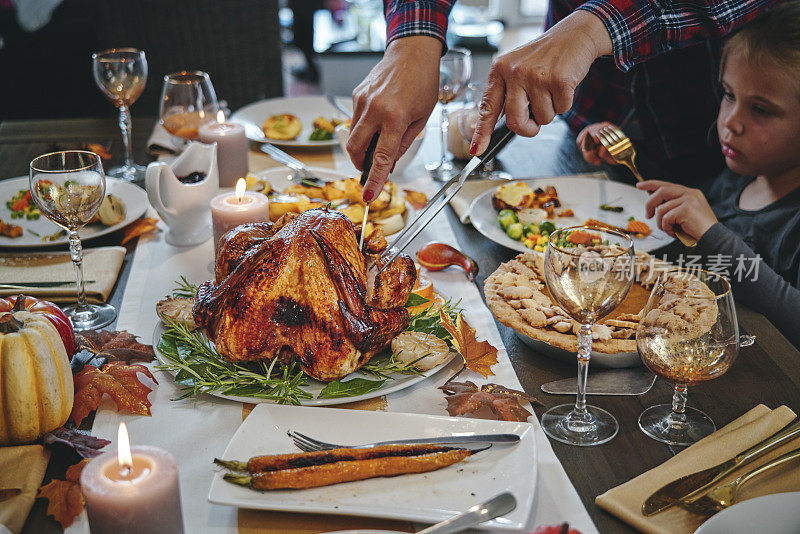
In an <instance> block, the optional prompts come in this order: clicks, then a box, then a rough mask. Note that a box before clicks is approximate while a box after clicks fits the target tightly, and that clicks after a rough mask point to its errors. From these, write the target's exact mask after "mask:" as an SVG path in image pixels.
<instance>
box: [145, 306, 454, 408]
mask: <svg viewBox="0 0 800 534" xmlns="http://www.w3.org/2000/svg"><path fill="white" fill-rule="evenodd" d="M164 330H165V329H164V323H162V322H160V321H159V323H158V325H156V328H155V330H154V331H153V350H154V351H155V353H156V358H157V359H158V361H159V362H161V363H162V364H165V365H167V364H169V360H167V359H166V358H165V357H164V355H163V354H161V351H159V350H158V343H159V341H161V336H162V334H163V333H164ZM451 354H453V355H455V353H451ZM450 361H452V357H451V358H450V359H449V360H447V361H446V362H445V363H443V364H441V365H438V366H436V367H434V368H433V369H430V370H428V371H425V372H424V373H422V375H400V374H398V375H392V376H394V377H395V378H394V379H392V380H387V381H386V382H384V384H383V386H381V387H380V388H378V389H376V390H375V391H371V392H369V393H364V394H363V395H356V396H353V397H341V398H337V399H318V398H317V395H319V392H320V391H322V388H324V387H325V386H326V385H327V384H326V383H325V382H321V381H319V380H315V379H313V378H309V379H308V386H306V387H305V388H303V389H305V391H307V392H309V393H311V394H312V395H313V398H311V399H301V400H300V404H302V405H303V406H334V405H337V404H346V403H348V402H356V401H361V400H367V399H374V398H375V397H380V396H382V395H388V394H389V393H393V392H395V391H399V390H401V389H406V388H409V387H411V386H413V385H414V384H417V383H419V382H422V381H423V380H425V379H426V378H428V377H430V376H433V375H435V374H436V373H437V372H438V371H439V370H441V369H443V368H444V367H446V366H447V364H448V363H450ZM173 376H174V374H173ZM353 378H365V379H367V380H376V378H375V377H374V376H372V375H368V374H366V373H362V372H359V371H356V372H354V373H350V374H349V375H347V376H346V377H345V378H343V379H342V380H343V381H347V380H351V379H353ZM210 395H213V396H215V397H219V398H221V399H228V400H232V401H236V402H243V403H252V404H261V403H266V404H274V401H271V400H268V399H259V398H256V397H239V396H236V395H223V394H221V393H210Z"/></svg>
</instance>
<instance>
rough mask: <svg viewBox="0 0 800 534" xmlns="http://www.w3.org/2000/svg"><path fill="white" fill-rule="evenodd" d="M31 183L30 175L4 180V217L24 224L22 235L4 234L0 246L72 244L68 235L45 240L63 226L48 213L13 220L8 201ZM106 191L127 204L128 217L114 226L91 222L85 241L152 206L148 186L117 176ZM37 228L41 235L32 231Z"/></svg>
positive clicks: (0, 211) (0, 215)
mask: <svg viewBox="0 0 800 534" xmlns="http://www.w3.org/2000/svg"><path fill="white" fill-rule="evenodd" d="M29 188H30V185H29V182H28V177H27V176H19V177H17V178H11V179H8V180H0V219H2V220H3V222H7V223H11V224H17V225H19V226H22V235H21V236H20V237H16V238H11V237H6V236H0V248H2V247H49V246H53V245H65V244H67V243H69V240H68V239H67V237H66V236H64V237H60V238H58V239H56V240H55V241H47V242H46V243H43V242H42V237H44V236H46V235H52V234H54V233H56V232H57V231H58V230H59V229H60V227H59V226H56V224H55V223H53V222H50V221H49V220H48V219H47V218H46V217H45V216H44V215H41V216H40V217H39V219H38V220H35V221H34V220H31V221H29V220H28V219H25V218H22V219H12V218H11V210H10V209H8V207H6V202H7V201H9V200H11V197H13V196H14V195H16V194H17V193H18V192H19V191H20V190H22V189H29ZM106 194H113V195H114V196H117V197H119V198H120V199H122V201H123V202H124V203H125V219H124V220H123V221H122V222H121V223H119V224H115V225H114V226H104V225H103V224H100V223H96V224H89V225H86V226H84V227H83V228H81V229H80V230H78V235H79V236H80V238H81V241H87V240H89V239H92V238H95V237H100V236H102V235H106V234H110V233H111V232H115V231H117V230H119V229H120V228H123V227H125V226H128V225H129V224H130V223H132V222H133V221H135V220H136V219H138V218H139V217H141V216H142V215H144V213H145V212H146V211H147V208H148V206H149V205H150V204H149V203H148V201H147V193H145V191H144V189H142V188H140V187H138V186H136V185H133V184H132V183H130V182H125V181H122V180H117V179H116V178H108V177H106ZM31 230H33V231H34V232H36V233H37V234H39V236H40V237H37V236H35V235H34V234H32V233H30V231H31Z"/></svg>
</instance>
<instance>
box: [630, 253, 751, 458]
mask: <svg viewBox="0 0 800 534" xmlns="http://www.w3.org/2000/svg"><path fill="white" fill-rule="evenodd" d="M636 346H637V349H638V350H639V355H640V356H641V358H642V362H644V364H645V365H646V366H647V368H648V369H650V370H651V371H653V372H654V373H655V374H657V375H658V376H660V377H661V378H663V379H665V380H668V381H669V382H672V383H674V384H675V390H674V394H673V397H672V404H659V405H657V406H651V407H650V408H647V409H646V410H645V411H644V412H642V414H641V416H639V427H640V428H641V429H642V431H643V432H644V433H645V434H647V435H648V436H650V437H651V438H653V439H655V440H658V441H661V442H664V443H669V444H671V445H691V444H692V443H695V442H697V441H698V440H700V439H702V438H704V437H705V436H708V435H709V434H711V433H712V432H714V430H716V427H715V425H714V422H713V421H712V420H711V418H710V417H709V416H708V415H706V414H705V413H703V412H701V411H700V410H697V409H695V408H690V407H687V406H686V400H687V390H688V387H689V386H691V385H695V384H698V383H700V382H705V381H707V380H713V379H715V378H718V377H719V376H721V375H723V374H725V373H726V372H727V371H728V369H730V367H731V365H732V364H733V361H734V360H735V359H736V355H737V354H738V352H739V326H738V323H737V320H736V307H735V305H734V302H733V294H732V293H731V286H730V283H729V282H728V281H727V280H726V279H725V278H724V277H722V276H720V275H719V274H716V273H713V272H709V271H703V270H700V269H686V268H675V269H670V270H668V271H666V272H664V273H662V274H661V275H660V276H659V278H658V281H657V282H656V285H655V286H654V287H653V290H652V292H651V293H650V298H649V299H648V301H647V304H646V305H645V307H644V309H643V310H642V318H641V319H640V321H639V327H638V329H637V331H636Z"/></svg>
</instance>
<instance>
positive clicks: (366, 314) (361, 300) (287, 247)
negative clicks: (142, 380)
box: [193, 208, 416, 382]
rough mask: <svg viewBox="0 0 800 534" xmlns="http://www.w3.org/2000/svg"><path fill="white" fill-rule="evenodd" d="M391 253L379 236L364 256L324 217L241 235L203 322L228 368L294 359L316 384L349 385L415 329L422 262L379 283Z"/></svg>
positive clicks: (222, 257)
mask: <svg viewBox="0 0 800 534" xmlns="http://www.w3.org/2000/svg"><path fill="white" fill-rule="evenodd" d="M385 247H386V241H385V239H383V238H382V236H380V235H373V236H371V238H370V239H369V240H368V242H367V243H366V246H365V250H366V252H365V253H363V254H362V252H361V251H360V250H359V248H358V241H357V240H356V233H355V230H354V228H353V225H352V223H350V221H349V220H348V219H347V217H345V216H344V215H342V214H341V213H339V212H337V211H333V210H327V209H325V208H318V209H312V210H309V211H306V212H304V213H301V214H299V215H294V214H287V215H286V216H284V218H282V219H281V220H279V221H278V222H276V223H274V224H272V223H255V224H246V225H242V226H239V227H237V228H234V229H233V230H231V231H230V232H228V233H227V234H225V236H223V238H222V239H221V240H220V246H219V251H218V253H217V262H216V272H215V279H214V280H213V281H207V282H204V283H203V284H202V285H201V286H200V288H199V289H198V291H197V298H196V300H195V304H194V308H193V315H194V320H195V322H196V323H197V324H198V325H199V326H200V327H201V328H203V329H204V330H205V332H206V334H207V335H208V337H209V339H211V340H212V341H213V342H214V343H215V344H216V347H217V350H218V351H219V353H220V354H221V355H222V356H223V357H225V358H227V359H229V360H232V361H248V360H272V359H273V358H281V359H282V360H286V361H289V360H291V359H295V360H296V361H297V362H298V364H299V365H300V366H301V367H302V369H303V370H304V371H305V372H306V373H307V374H308V375H309V376H312V377H314V378H316V379H318V380H323V381H326V382H329V381H332V380H337V379H340V378H342V377H344V376H346V375H348V374H349V373H352V372H353V371H355V370H356V369H358V368H359V367H361V366H362V365H364V364H365V363H367V362H368V361H369V359H370V358H372V356H374V355H375V354H377V353H378V352H380V351H381V350H382V349H383V348H384V347H385V346H386V345H387V344H388V343H389V342H390V341H391V340H392V339H393V338H394V337H396V336H397V335H398V334H399V333H400V332H402V331H403V330H405V329H406V327H407V326H408V321H409V317H408V312H407V311H406V309H405V308H404V307H403V305H404V304H405V303H406V301H407V300H408V296H409V294H410V293H411V288H412V287H413V285H414V282H415V280H416V269H415V267H414V262H413V261H412V260H411V258H409V257H408V256H407V255H405V254H401V255H400V256H398V257H397V258H396V259H395V260H394V261H393V262H392V264H391V265H390V266H389V267H388V268H387V269H386V270H385V271H383V272H382V273H381V274H380V275H377V276H375V275H374V273H375V272H377V271H378V269H367V263H368V262H374V261H375V258H376V257H377V254H378V253H379V252H381V251H382V250H383V249H384V248H385ZM368 271H369V273H370V277H369V279H368V274H367V273H368Z"/></svg>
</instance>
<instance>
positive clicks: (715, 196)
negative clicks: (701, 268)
mask: <svg viewBox="0 0 800 534" xmlns="http://www.w3.org/2000/svg"><path fill="white" fill-rule="evenodd" d="M720 71H721V76H720V78H721V83H722V90H723V99H722V103H721V104H720V110H719V115H718V117H717V133H718V135H719V140H720V145H721V149H722V154H723V155H724V156H725V162H726V164H727V166H728V169H727V170H726V171H724V172H723V173H722V174H721V175H720V176H719V177H717V179H716V180H715V181H714V183H713V184H712V185H711V187H710V188H709V190H708V196H707V197H706V196H704V195H703V193H702V192H700V191H699V190H697V189H690V188H687V187H684V186H681V185H677V184H672V183H669V182H664V181H658V180H650V181H646V182H642V183H639V184H637V187H638V188H639V189H642V190H645V191H648V192H650V193H651V196H650V198H649V199H648V201H647V216H648V217H652V216H653V215H655V217H656V220H657V222H658V226H659V228H661V229H662V230H664V231H665V232H667V233H668V234H670V235H674V231H673V230H674V228H675V227H676V226H680V227H681V229H683V231H684V232H686V233H687V234H689V235H691V236H692V237H695V238H697V239H699V242H698V245H697V247H696V248H695V249H688V248H685V249H684V250H683V251H682V252H683V253H684V255H703V256H704V265H705V266H706V268H708V266H709V265H710V264H712V263H716V265H722V264H721V263H720V262H721V261H723V260H724V261H727V265H728V266H730V269H729V274H731V275H732V276H730V280H731V284H732V286H733V294H734V296H735V297H736V300H738V301H740V302H743V303H744V304H746V305H748V306H750V307H752V308H754V309H755V310H757V311H759V312H761V313H763V314H764V315H766V316H767V318H768V319H769V320H770V321H771V322H772V323H773V324H775V325H776V326H777V327H778V329H780V330H781V332H782V333H783V334H784V335H785V336H786V337H787V338H789V340H790V341H792V343H794V345H795V346H798V347H800V329H798V328H797V326H796V325H797V320H798V317H800V291H798V289H797V287H798V283H799V282H800V1H791V2H787V3H786V4H782V5H779V6H778V7H776V8H774V9H773V10H771V11H769V12H768V13H766V14H765V15H763V16H762V17H760V18H758V19H756V20H755V21H753V22H751V23H750V24H749V25H747V26H745V27H744V28H743V29H742V30H741V31H740V32H739V33H737V34H736V35H734V36H733V37H731V39H730V40H729V41H728V42H727V43H726V45H725V48H724V50H723V55H722V65H721V69H720ZM676 75H677V73H676ZM602 126H603V124H593V125H590V126H588V127H587V128H585V129H584V130H583V131H582V132H581V133H580V134H579V136H578V145H579V146H581V147H583V146H584V141H585V140H586V136H592V137H593V138H596V132H597V130H599V129H600V128H601V127H602ZM583 154H584V158H585V159H586V160H587V161H588V162H590V163H594V164H599V163H600V161H601V160H602V161H606V162H609V163H611V162H613V160H612V159H611V156H610V154H609V153H608V151H606V150H605V149H604V148H602V147H598V148H596V149H594V150H588V151H587V150H586V149H583ZM742 264H746V269H745V270H746V271H748V272H747V273H744V274H746V276H741V275H742V274H743V272H742V270H741V265H742ZM734 269H740V270H739V271H738V272H737V273H734ZM734 274H736V276H734Z"/></svg>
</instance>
